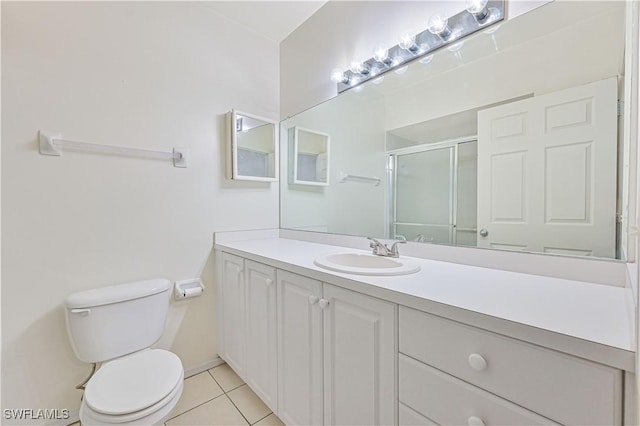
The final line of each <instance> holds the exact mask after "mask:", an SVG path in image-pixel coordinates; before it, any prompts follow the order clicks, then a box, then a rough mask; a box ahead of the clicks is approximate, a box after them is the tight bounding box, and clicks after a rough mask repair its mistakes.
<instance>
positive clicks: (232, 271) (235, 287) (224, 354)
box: [218, 253, 247, 377]
mask: <svg viewBox="0 0 640 426" xmlns="http://www.w3.org/2000/svg"><path fill="white" fill-rule="evenodd" d="M221 263H222V265H221V271H222V272H221V281H220V283H219V286H218V299H219V300H220V301H224V302H223V303H220V304H219V305H218V335H219V336H220V339H219V349H218V352H219V354H220V357H221V358H222V359H224V360H225V361H226V362H227V364H229V366H230V367H231V368H233V370H234V371H235V372H236V373H237V374H238V375H239V376H240V377H245V365H246V362H245V358H246V353H247V346H246V340H247V337H246V319H245V312H246V300H245V297H246V293H245V289H246V286H245V283H244V259H242V258H241V257H238V256H234V255H232V254H228V253H223V254H222V257H221Z"/></svg>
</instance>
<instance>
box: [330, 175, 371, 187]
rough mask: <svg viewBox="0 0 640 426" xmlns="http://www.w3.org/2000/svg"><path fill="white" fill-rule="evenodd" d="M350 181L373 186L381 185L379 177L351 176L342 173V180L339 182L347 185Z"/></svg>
mask: <svg viewBox="0 0 640 426" xmlns="http://www.w3.org/2000/svg"><path fill="white" fill-rule="evenodd" d="M348 180H351V181H356V182H368V183H372V184H373V186H378V185H380V178H378V177H368V176H358V175H350V174H349V173H344V172H340V179H339V180H338V182H340V183H345V182H346V181H348Z"/></svg>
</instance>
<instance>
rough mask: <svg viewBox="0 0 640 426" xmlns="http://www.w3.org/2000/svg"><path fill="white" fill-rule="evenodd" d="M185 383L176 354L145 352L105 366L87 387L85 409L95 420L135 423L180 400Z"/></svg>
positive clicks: (159, 351)
mask: <svg viewBox="0 0 640 426" xmlns="http://www.w3.org/2000/svg"><path fill="white" fill-rule="evenodd" d="M183 379H184V370H183V367H182V363H181V362H180V359H179V358H178V357H177V356H176V355H175V354H173V353H171V352H168V351H165V350H162V349H147V350H143V351H141V352H136V353H134V354H131V355H127V356H124V357H121V358H117V359H115V360H112V361H109V362H107V363H105V364H103V366H102V367H101V368H100V369H99V370H98V371H97V372H96V374H94V376H93V377H92V378H91V380H89V383H88V384H87V387H86V389H85V394H84V399H83V405H84V406H85V407H84V408H86V409H87V410H88V411H90V412H91V417H93V418H94V419H95V420H99V421H104V422H105V423H125V422H131V421H135V420H138V419H140V418H142V417H145V416H148V415H150V414H152V413H154V412H156V411H158V410H160V409H161V408H162V407H163V406H165V405H166V404H168V403H169V402H170V401H172V400H173V399H175V398H176V395H177V396H178V398H179V396H180V395H179V393H181V392H182V383H183Z"/></svg>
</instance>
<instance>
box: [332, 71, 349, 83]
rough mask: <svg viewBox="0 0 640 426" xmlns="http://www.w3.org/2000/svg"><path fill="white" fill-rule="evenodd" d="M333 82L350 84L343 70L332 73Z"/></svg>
mask: <svg viewBox="0 0 640 426" xmlns="http://www.w3.org/2000/svg"><path fill="white" fill-rule="evenodd" d="M331 81H333V82H334V83H348V82H349V77H347V76H346V75H345V73H344V72H342V70H341V69H339V68H336V69H334V70H333V71H331Z"/></svg>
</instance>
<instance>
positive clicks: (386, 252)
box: [367, 237, 406, 257]
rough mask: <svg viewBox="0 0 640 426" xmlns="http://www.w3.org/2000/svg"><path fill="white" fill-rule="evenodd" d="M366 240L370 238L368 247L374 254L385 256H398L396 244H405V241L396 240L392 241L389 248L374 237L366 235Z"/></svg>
mask: <svg viewBox="0 0 640 426" xmlns="http://www.w3.org/2000/svg"><path fill="white" fill-rule="evenodd" d="M367 239H368V240H371V243H369V247H371V249H372V253H373V254H375V255H376V256H385V257H400V253H398V244H405V243H406V241H396V242H395V243H393V245H392V246H391V248H389V247H387V245H386V244H384V243H381V242H380V241H378V240H376V239H375V238H371V237H367Z"/></svg>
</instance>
